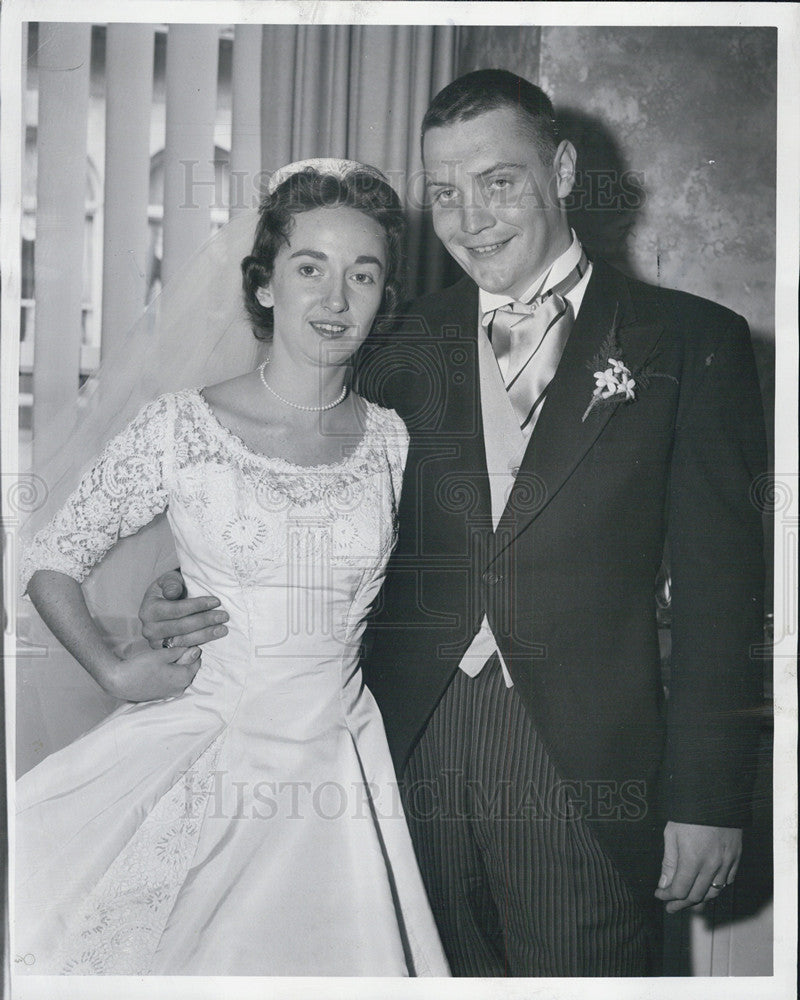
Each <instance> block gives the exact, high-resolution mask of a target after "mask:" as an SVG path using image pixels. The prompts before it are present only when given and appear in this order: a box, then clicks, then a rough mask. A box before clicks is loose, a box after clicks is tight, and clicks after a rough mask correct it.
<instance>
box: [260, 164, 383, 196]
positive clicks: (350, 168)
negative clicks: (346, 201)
mask: <svg viewBox="0 0 800 1000" xmlns="http://www.w3.org/2000/svg"><path fill="white" fill-rule="evenodd" d="M309 168H313V169H314V170H316V171H317V172H318V173H320V174H332V175H333V176H334V177H338V178H339V179H340V180H344V179H345V177H348V176H349V175H350V174H353V173H356V172H358V173H367V174H370V175H371V176H373V177H375V178H377V179H378V180H381V181H384V183H386V184H388V183H389V180H388V178H387V177H386V175H385V174H383V173H382V172H381V171H380V170H378V168H377V167H373V166H370V164H368V163H359V161H358V160H340V159H337V158H336V157H312V158H311V159H308V160H296V161H295V162H294V163H287V164H286V166H285V167H280V168H279V169H278V170H276V171H275V173H274V174H273V175H272V177H270V179H269V185H268V187H267V193H268V194H273V193H274V192H275V189H276V188H277V187H278V186H279V185H280V184H283V182H284V181H285V180H288V179H289V178H290V177H292V176H293V175H294V174H299V173H300V172H301V171H303V170H307V169H309Z"/></svg>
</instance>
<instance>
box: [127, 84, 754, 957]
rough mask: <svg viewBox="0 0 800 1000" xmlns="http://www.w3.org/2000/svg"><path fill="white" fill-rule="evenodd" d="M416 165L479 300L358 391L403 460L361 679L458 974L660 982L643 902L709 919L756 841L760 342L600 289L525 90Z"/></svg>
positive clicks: (477, 100)
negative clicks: (389, 427) (666, 673)
mask: <svg viewBox="0 0 800 1000" xmlns="http://www.w3.org/2000/svg"><path fill="white" fill-rule="evenodd" d="M422 142H423V159H424V165H425V170H426V176H427V182H428V189H429V192H430V199H431V205H432V213H433V223H434V227H435V230H436V233H437V235H438V237H439V238H440V239H441V241H442V242H443V244H444V245H445V247H446V248H447V250H448V251H449V253H450V254H451V255H452V256H453V257H454V258H455V260H456V261H457V262H458V263H459V264H460V265H461V267H462V268H463V270H464V271H465V272H466V275H465V276H464V277H463V278H462V279H461V280H460V281H459V282H458V283H457V284H456V285H454V286H453V287H452V288H449V289H447V290H445V291H443V292H437V293H434V294H432V295H429V296H427V297H425V298H423V299H421V300H420V301H418V302H416V303H414V304H413V305H412V306H411V307H409V309H408V310H407V311H406V313H405V314H404V316H403V318H402V320H401V323H400V326H399V329H398V330H397V331H395V332H394V333H393V334H392V335H391V337H390V338H388V340H387V342H386V343H385V344H384V345H382V346H381V347H380V348H379V349H377V350H374V351H373V352H372V353H370V354H368V355H367V360H366V363H365V366H364V372H363V377H364V385H365V391H366V392H367V394H368V395H369V394H371V395H372V396H373V398H377V399H378V401H379V402H382V403H384V404H385V405H388V406H392V407H394V408H395V409H397V410H398V412H399V413H400V415H401V416H402V417H403V418H404V419H405V421H406V423H407V425H408V427H409V430H410V432H411V445H410V450H409V455H408V463H407V467H406V472H405V479H404V485H403V494H402V499H401V502H400V508H399V523H400V529H399V539H398V544H397V548H396V550H395V553H394V555H393V557H392V560H391V562H390V565H389V569H388V573H387V578H386V583H385V585H384V588H383V591H382V598H381V605H380V608H379V609H378V610H377V611H376V614H375V616H374V620H373V622H372V624H371V628H370V630H369V633H368V643H367V650H368V651H367V654H366V656H365V659H364V663H363V669H364V675H365V679H366V682H367V684H368V685H369V687H370V688H371V689H372V691H373V693H374V694H375V697H376V698H377V700H378V703H379V705H380V708H381V711H382V713H383V716H384V720H385V724H386V730H387V735H388V738H389V742H390V745H391V747H392V752H393V755H394V759H395V763H396V766H397V770H398V774H399V775H400V776H401V778H402V781H403V785H404V794H405V805H406V812H407V816H408V821H409V826H410V828H411V832H412V835H413V837H414V841H415V846H416V849H417V853H418V857H419V862H420V867H421V869H422V872H423V876H424V878H425V881H426V886H427V889H428V893H429V896H430V900H431V905H432V907H433V909H434V913H435V915H436V918H437V923H438V925H439V929H440V932H441V935H442V939H443V942H444V945H445V949H446V951H447V953H448V958H449V959H450V962H451V965H452V968H453V971H454V973H455V974H457V975H468V976H504V975H514V976H562V975H572V976H574V975H645V974H652V973H653V972H655V971H656V970H657V950H658V933H657V926H658V919H657V917H658V914H657V912H656V910H655V909H654V907H658V905H659V904H658V903H657V902H656V899H658V900H661V901H663V902H664V903H666V909H667V910H668V911H670V912H674V911H676V910H678V909H681V908H683V907H686V906H691V905H693V904H696V903H698V902H701V901H702V900H706V899H713V898H715V897H716V896H717V895H719V893H720V892H722V891H723V889H724V888H725V886H726V885H728V884H730V882H732V881H733V879H734V877H735V875H736V868H737V865H738V861H739V855H740V851H741V828H742V827H743V826H744V825H745V824H746V822H747V819H748V800H749V794H750V788H751V782H752V776H753V763H754V758H755V753H756V739H757V732H756V719H757V714H758V712H757V710H758V708H759V706H760V698H761V671H760V664H759V662H758V660H757V659H755V658H754V657H753V656H752V655H751V650H752V648H753V647H754V645H755V644H756V643H758V641H759V636H760V626H761V617H762V612H761V599H762V590H763V567H762V549H761V546H762V540H761V528H760V518H759V514H758V511H757V509H756V508H755V506H754V505H753V503H752V502H751V499H750V486H751V483H752V481H753V479H754V478H755V477H756V476H757V475H759V474H760V473H761V471H762V470H763V468H764V461H765V459H764V453H765V444H764V429H763V417H762V410H761V401H760V397H759V391H758V382H757V379H756V373H755V368H754V364H753V357H752V351H751V347H750V342H749V334H748V330H747V326H746V324H745V322H744V320H743V319H742V318H741V317H739V316H737V315H735V314H734V313H732V312H730V311H728V310H727V309H724V308H723V307H721V306H718V305H716V304H714V303H712V302H709V301H706V300H704V299H699V298H695V297H693V296H690V295H686V294H683V293H680V292H674V291H667V290H664V289H660V288H655V287H652V286H648V285H645V284H642V283H641V282H638V281H634V280H632V279H629V278H627V277H625V276H624V275H622V274H621V273H619V272H618V271H615V270H614V269H612V268H611V267H609V266H608V265H607V264H605V263H604V262H603V261H601V260H593V261H589V260H587V257H586V255H585V253H584V251H583V249H582V247H581V245H580V243H579V241H578V240H577V238H576V237H575V236H574V234H573V233H572V232H571V230H570V228H569V225H568V223H567V216H566V210H565V199H566V198H567V197H568V196H569V194H570V192H571V190H572V187H573V184H574V181H575V170H576V153H575V150H574V148H573V147H572V145H571V144H570V143H569V142H568V141H566V140H563V139H561V137H560V136H559V134H558V130H557V126H556V124H555V121H554V114H553V109H552V106H551V104H550V102H549V100H548V98H547V97H546V95H545V94H544V93H543V92H542V91H541V90H539V88H537V87H535V86H534V85H532V84H530V83H529V82H528V81H526V80H523V79H521V78H519V77H516V76H514V75H513V74H511V73H507V72H505V71H500V70H481V71H478V72H475V73H470V74H467V75H466V76H464V77H461V78H459V79H458V80H456V81H454V82H453V83H452V84H450V85H449V86H448V87H446V88H445V89H444V90H443V91H442V92H441V93H440V94H438V95H437V97H436V98H435V99H434V101H433V103H432V105H431V107H430V108H429V110H428V112H427V114H426V116H425V119H424V121H423V124H422ZM665 545H666V550H667V552H668V561H669V570H670V574H671V581H672V619H673V623H672V656H671V667H670V677H669V683H668V697H667V698H666V701H665V697H664V688H663V686H662V678H661V672H660V657H659V644H658V634H657V627H656V618H655V601H654V585H655V579H656V576H657V574H658V571H659V567H660V565H661V562H662V558H663V556H664V552H665ZM160 583H161V584H165V586H164V588H163V589H164V592H165V593H166V592H168V591H169V590H170V587H169V586H167V585H166V584H171V585H173V590H174V583H175V580H174V579H168V578H162V580H161V581H160ZM161 594H162V588H161V587H160V586H159V585H158V584H154V585H153V586H151V588H150V590H149V591H148V595H147V596H146V598H145V602H144V604H143V608H142V618H143V621H144V622H145V634H146V635H147V636H148V638H149V639H150V640H151V642H153V643H158V642H160V640H161V639H162V638H164V637H165V636H175V635H177V636H182V637H184V638H181V639H180V640H179V641H180V642H181V643H185V644H192V643H196V642H199V641H204V640H207V639H209V638H212V637H213V632H212V630H213V627H214V625H213V623H212V618H213V616H214V615H219V614H220V612H214V611H211V612H209V611H203V610H201V609H202V608H204V607H206V605H205V604H204V603H203V599H198V600H197V601H196V602H191V601H182V602H181V604H180V605H177V607H178V608H179V610H180V613H181V614H183V613H184V612H195V613H194V614H192V615H189V616H188V617H185V618H178V617H177V616H176V611H175V610H173V609H174V608H175V607H176V606H175V605H170V603H169V602H168V601H166V600H164V599H163V598H162V596H161ZM217 627H220V626H219V625H217Z"/></svg>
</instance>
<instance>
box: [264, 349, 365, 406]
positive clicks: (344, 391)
mask: <svg viewBox="0 0 800 1000" xmlns="http://www.w3.org/2000/svg"><path fill="white" fill-rule="evenodd" d="M268 364H269V358H266V359H265V360H264V361H262V362H261V364H260V365H259V366H258V374H259V376H260V377H261V382H262V384H263V386H264V388H265V389H266V390H267V392H271V393H272V395H273V396H274V397H275V398H276V399H279V400H280V401H281V402H282V403H286V405H287V406H293V407H294V408H295V410H306V411H307V412H313V413H321V412H322V410H332V409H333V408H334V406H338V405H339V403H341V402H343V401H344V398H345V396H346V395H347V389H348V386H347V385H346V384H345V385H343V386H342V391H341V392H340V393H339V395H338V396H337V397H336V399H334V401H333V402H332V403H326V404H325V405H324V406H303V405H302V403H293V402H292V401H291V399H286V398H285V397H284V396H281V394H280V393H279V392H276V391H275V390H274V389H273V388H272V386H271V385H270V384H269V382H267V380H266V378H265V376H264V369H265V368H266V367H267V365H268Z"/></svg>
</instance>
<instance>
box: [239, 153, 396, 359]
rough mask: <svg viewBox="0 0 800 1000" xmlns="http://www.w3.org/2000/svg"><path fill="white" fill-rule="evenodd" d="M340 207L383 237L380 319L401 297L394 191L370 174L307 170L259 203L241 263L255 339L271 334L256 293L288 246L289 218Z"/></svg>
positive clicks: (267, 312)
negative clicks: (372, 224)
mask: <svg viewBox="0 0 800 1000" xmlns="http://www.w3.org/2000/svg"><path fill="white" fill-rule="evenodd" d="M341 205H344V206H346V207H348V208H354V209H356V211H358V212H363V214H364V215H366V216H368V217H369V218H370V219H374V220H375V222H377V223H378V225H379V226H380V227H381V229H383V231H384V233H385V235H386V245H387V261H386V283H385V285H384V289H383V298H382V299H381V304H380V307H379V309H378V315H379V316H380V317H384V318H388V317H391V316H392V314H393V313H394V311H395V310H396V309H397V306H398V305H399V303H400V299H401V295H402V272H403V238H404V236H405V216H404V214H403V209H402V206H401V204H400V199H399V198H398V197H397V194H396V192H395V191H394V189H393V188H392V187H391V186H390V185H389V184H387V183H386V181H384V180H382V179H381V178H380V177H378V176H377V175H376V174H374V173H372V172H371V171H369V170H366V169H365V170H357V169H354V170H352V171H350V172H349V173H348V174H346V175H345V176H344V177H338V176H336V175H334V174H327V173H320V172H319V171H318V170H316V169H314V168H313V167H307V168H306V169H305V170H301V171H299V172H298V173H296V174H292V176H291V177H288V178H287V179H286V180H285V181H284V182H283V183H282V184H279V185H278V187H277V188H276V189H275V190H274V191H273V192H272V193H271V194H269V195H267V197H266V198H265V199H264V201H263V202H262V204H261V208H260V210H259V220H258V225H257V226H256V235H255V239H254V241H253V250H252V253H250V254H249V255H248V256H247V257H245V258H244V260H243V261H242V285H243V289H244V304H245V308H246V309H247V313H248V315H249V317H250V321H251V323H252V327H253V334H254V335H255V336H256V337H257V338H258V339H259V340H269V339H270V338H271V336H272V331H273V316H272V309H271V308H267V307H265V306H262V305H261V303H260V302H259V301H258V299H257V298H256V292H257V291H258V289H259V288H263V287H264V286H265V285H266V284H268V283H269V280H270V277H271V276H272V268H273V265H274V263H275V256H276V255H277V253H278V250H279V249H280V248H281V246H284V245H285V244H287V243H288V242H289V236H290V235H291V232H292V228H293V227H294V216H295V215H299V214H300V213H301V212H310V211H311V210H312V209H315V208H332V207H338V206H341Z"/></svg>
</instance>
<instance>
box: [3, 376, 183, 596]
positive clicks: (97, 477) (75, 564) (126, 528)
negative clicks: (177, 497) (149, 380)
mask: <svg viewBox="0 0 800 1000" xmlns="http://www.w3.org/2000/svg"><path fill="white" fill-rule="evenodd" d="M168 409H169V404H168V397H165V396H161V397H160V398H159V399H157V400H155V401H154V402H152V403H149V404H148V405H147V406H145V407H144V408H143V409H142V410H141V411H140V412H139V414H138V415H137V416H136V417H135V418H134V419H133V420H132V421H131V423H130V424H128V426H127V427H126V428H125V430H124V431H122V432H121V433H120V434H119V435H117V437H115V438H112V440H111V441H109V443H108V444H107V445H106V446H105V448H104V449H103V452H102V453H101V455H100V457H99V458H98V459H97V461H96V462H95V463H94V465H93V466H92V467H91V469H89V471H88V472H87V473H86V474H85V475H84V476H83V478H82V479H81V481H80V483H79V484H78V487H77V489H76V490H75V491H74V493H72V494H71V495H70V497H69V498H68V499H67V501H66V503H65V504H64V506H63V507H61V509H60V510H59V511H58V513H57V514H56V515H55V516H54V517H53V519H52V521H50V523H49V524H48V525H46V526H45V527H44V528H42V530H41V531H39V532H37V534H36V535H35V536H34V538H33V540H32V541H31V543H30V545H29V547H28V548H27V549H26V550H25V552H24V553H23V557H22V563H21V566H20V593H24V592H25V590H26V589H27V585H28V582H29V581H30V578H31V576H32V575H33V574H34V573H35V572H36V570H39V569H51V570H57V571H58V572H60V573H66V574H67V576H71V577H73V578H74V579H75V580H77V581H78V582H82V581H83V580H84V578H85V577H86V576H87V574H88V573H89V571H90V570H91V569H92V567H93V566H94V565H95V563H97V562H99V560H100V559H102V557H103V556H104V555H105V554H106V552H108V550H109V549H110V548H111V547H112V546H113V545H114V543H115V542H116V541H117V539H118V538H124V537H125V536H126V535H133V534H135V533H136V532H137V531H138V530H139V529H140V528H143V527H144V525H146V524H147V523H148V522H150V521H152V519H153V518H154V517H155V516H156V515H157V514H160V513H161V512H162V511H164V510H165V509H166V507H167V499H168V494H167V490H166V487H165V485H164V457H165V447H166V442H167V431H168V426H167V425H168Z"/></svg>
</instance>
